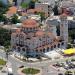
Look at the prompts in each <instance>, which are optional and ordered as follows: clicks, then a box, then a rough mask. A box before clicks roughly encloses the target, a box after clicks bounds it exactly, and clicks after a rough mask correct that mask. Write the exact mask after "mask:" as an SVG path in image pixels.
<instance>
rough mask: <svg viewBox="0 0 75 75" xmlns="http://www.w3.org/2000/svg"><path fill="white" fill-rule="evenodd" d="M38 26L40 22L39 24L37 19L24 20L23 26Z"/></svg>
mask: <svg viewBox="0 0 75 75" xmlns="http://www.w3.org/2000/svg"><path fill="white" fill-rule="evenodd" d="M37 26H38V24H37V22H36V20H33V19H27V20H25V21H23V27H26V28H34V27H37Z"/></svg>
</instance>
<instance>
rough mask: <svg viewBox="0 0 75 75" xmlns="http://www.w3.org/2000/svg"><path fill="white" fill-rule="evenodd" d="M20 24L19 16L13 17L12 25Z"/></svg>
mask: <svg viewBox="0 0 75 75" xmlns="http://www.w3.org/2000/svg"><path fill="white" fill-rule="evenodd" d="M19 22H20V20H19V19H18V16H17V15H16V14H14V15H13V16H12V17H11V23H13V24H16V23H19Z"/></svg>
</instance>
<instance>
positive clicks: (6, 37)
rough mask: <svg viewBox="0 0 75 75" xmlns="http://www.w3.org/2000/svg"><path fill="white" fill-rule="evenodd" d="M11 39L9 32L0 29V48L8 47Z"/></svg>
mask: <svg viewBox="0 0 75 75" xmlns="http://www.w3.org/2000/svg"><path fill="white" fill-rule="evenodd" d="M10 39H11V33H10V31H9V30H6V29H4V28H0V45H2V46H9V45H10Z"/></svg>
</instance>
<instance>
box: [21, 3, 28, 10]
mask: <svg viewBox="0 0 75 75" xmlns="http://www.w3.org/2000/svg"><path fill="white" fill-rule="evenodd" d="M21 7H22V8H26V9H27V8H28V7H29V5H28V3H25V2H24V3H21Z"/></svg>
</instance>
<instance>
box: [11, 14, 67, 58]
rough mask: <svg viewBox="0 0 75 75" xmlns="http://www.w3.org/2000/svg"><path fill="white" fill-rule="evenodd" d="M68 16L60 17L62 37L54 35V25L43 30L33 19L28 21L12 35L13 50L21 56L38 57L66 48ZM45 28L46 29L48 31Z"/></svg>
mask: <svg viewBox="0 0 75 75" xmlns="http://www.w3.org/2000/svg"><path fill="white" fill-rule="evenodd" d="M66 19H67V16H66V14H62V15H60V36H57V35H56V34H54V33H53V32H52V31H51V30H52V25H51V26H48V25H46V28H48V30H47V31H46V30H43V29H42V28H41V27H40V24H39V23H38V22H37V21H36V20H33V19H26V20H25V21H23V22H22V25H21V27H20V28H18V29H16V31H14V32H12V34H11V48H12V50H13V51H14V52H15V53H16V54H19V55H23V56H26V55H28V56H31V57H37V56H39V55H42V54H44V53H46V52H50V51H52V50H55V49H58V48H63V47H65V48H66V45H67V42H68V22H67V20H66ZM46 28H45V29H46Z"/></svg>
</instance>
